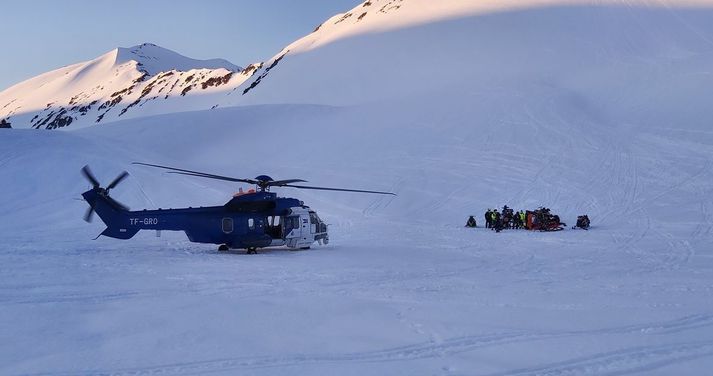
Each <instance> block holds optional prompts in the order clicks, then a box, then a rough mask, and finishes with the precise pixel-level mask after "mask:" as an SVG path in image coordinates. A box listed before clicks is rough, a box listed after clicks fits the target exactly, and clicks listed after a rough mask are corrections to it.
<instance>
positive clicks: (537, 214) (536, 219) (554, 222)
mask: <svg viewBox="0 0 713 376" xmlns="http://www.w3.org/2000/svg"><path fill="white" fill-rule="evenodd" d="M525 215H526V218H527V223H526V225H525V228H526V229H528V230H532V231H560V230H564V227H565V226H567V224H566V223H563V222H562V221H560V217H559V216H558V215H556V214H552V213H550V209H548V208H538V209H537V210H533V211H530V210H527V211H526V212H525Z"/></svg>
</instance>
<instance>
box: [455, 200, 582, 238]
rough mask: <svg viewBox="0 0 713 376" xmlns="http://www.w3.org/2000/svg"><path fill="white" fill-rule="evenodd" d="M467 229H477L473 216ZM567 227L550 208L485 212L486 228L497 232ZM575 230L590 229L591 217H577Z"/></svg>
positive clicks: (507, 209)
mask: <svg viewBox="0 0 713 376" xmlns="http://www.w3.org/2000/svg"><path fill="white" fill-rule="evenodd" d="M465 226H466V227H477V224H476V221H475V218H474V217H473V216H472V215H471V216H470V217H469V218H468V221H467V222H466V224H465ZM564 226H566V224H565V223H562V222H561V221H560V217H559V216H558V215H556V214H552V213H551V212H550V209H549V208H544V207H541V208H538V209H536V210H532V211H530V210H520V211H515V210H513V209H512V208H509V207H508V206H507V205H505V206H503V208H502V210H500V211H499V210H498V209H488V210H487V211H486V212H485V228H489V229H491V230H493V231H495V232H500V231H502V230H504V229H528V230H539V231H558V230H562V229H563V228H564ZM573 228H582V229H585V230H586V229H588V228H589V217H587V216H586V215H581V216H579V217H577V225H576V226H575V227H573Z"/></svg>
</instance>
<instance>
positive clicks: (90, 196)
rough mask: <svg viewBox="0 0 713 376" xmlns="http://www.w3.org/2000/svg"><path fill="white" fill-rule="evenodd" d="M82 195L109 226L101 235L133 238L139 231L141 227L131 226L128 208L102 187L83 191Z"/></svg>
mask: <svg viewBox="0 0 713 376" xmlns="http://www.w3.org/2000/svg"><path fill="white" fill-rule="evenodd" d="M82 196H83V197H84V199H85V200H86V201H87V202H88V203H89V206H90V207H91V209H92V210H93V211H95V212H96V213H97V214H98V215H99V218H101V220H102V222H104V224H105V225H106V227H107V228H106V229H105V230H104V231H103V232H102V233H101V235H104V236H108V237H111V238H116V239H131V238H132V237H133V236H134V235H136V233H137V232H139V229H137V228H135V227H133V226H129V215H128V214H129V211H128V210H127V208H126V207H125V206H124V205H122V204H120V203H119V202H117V201H116V200H114V199H113V198H111V197H109V196H108V195H107V194H106V193H104V192H102V191H101V190H100V189H99V190H97V189H91V190H88V191H86V192H84V193H82Z"/></svg>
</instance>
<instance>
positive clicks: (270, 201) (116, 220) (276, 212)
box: [82, 163, 393, 253]
mask: <svg viewBox="0 0 713 376" xmlns="http://www.w3.org/2000/svg"><path fill="white" fill-rule="evenodd" d="M136 164H140V165H145V166H151V167H157V168H162V169H166V170H169V171H170V172H171V173H177V174H183V175H189V176H198V177H204V178H210V179H218V180H228V181H236V182H244V183H251V184H255V185H256V189H255V190H252V189H251V190H250V191H248V192H242V191H240V192H239V193H237V194H235V195H234V196H233V198H232V199H231V200H230V201H228V202H227V203H226V204H225V205H223V206H210V207H198V208H182V209H157V210H146V209H144V210H138V211H131V210H129V209H128V208H127V207H126V206H124V205H123V204H121V203H119V202H118V201H116V200H115V199H113V198H111V197H110V196H109V191H110V190H111V189H113V188H114V187H115V186H116V185H117V184H118V183H119V182H121V181H122V180H123V179H124V178H126V176H128V173H127V172H123V173H122V174H120V175H119V176H118V177H117V178H116V179H114V181H112V182H111V183H110V184H109V185H107V187H106V188H102V187H101V186H100V185H99V182H98V181H97V179H96V178H95V177H94V175H93V174H92V173H91V171H90V170H89V167H88V166H84V168H83V169H82V173H83V174H84V176H85V177H86V178H87V179H88V180H89V181H90V182H91V183H92V185H93V187H92V189H90V190H88V191H86V192H84V193H82V197H83V198H84V200H86V201H87V203H89V210H88V211H87V214H86V216H85V220H87V221H90V220H91V217H92V214H93V212H96V213H97V215H99V218H101V220H102V221H103V222H104V223H105V224H106V226H107V228H106V229H105V230H104V231H103V232H102V233H101V234H100V235H104V236H108V237H112V238H116V239H131V238H132V237H133V236H134V235H136V233H138V232H139V231H140V230H157V231H162V230H168V231H183V232H185V234H186V236H188V239H189V240H190V241H192V242H196V243H210V244H219V245H220V247H219V250H221V251H227V250H229V249H247V250H248V253H255V252H256V251H257V249H258V248H265V247H278V246H287V247H288V248H290V249H308V248H310V247H311V245H312V244H313V243H314V242H318V243H319V244H328V243H329V234H328V232H327V225H326V224H325V223H324V222H323V221H322V220H321V219H320V218H319V216H318V215H317V213H316V212H315V211H313V210H311V209H310V208H309V206H306V205H304V203H303V202H302V201H300V200H298V199H295V198H287V197H277V194H276V193H273V192H270V191H269V190H270V188H271V187H275V186H277V187H292V188H300V189H317V190H333V191H345V192H359V193H375V194H387V195H393V193H390V192H379V191H364V190H354V189H343V188H326V187H313V186H302V185H294V183H298V182H305V181H304V180H300V179H289V180H277V181H276V180H273V179H272V178H271V177H269V176H266V175H261V176H258V177H256V178H255V179H236V178H231V177H227V176H221V175H214V174H207V173H202V172H197V171H191V170H184V169H177V168H173V167H167V166H160V165H152V164H146V163H136Z"/></svg>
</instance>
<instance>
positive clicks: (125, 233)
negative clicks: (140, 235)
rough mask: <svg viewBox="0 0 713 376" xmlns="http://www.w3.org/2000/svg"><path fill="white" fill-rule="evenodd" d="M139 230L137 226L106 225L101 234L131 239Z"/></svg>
mask: <svg viewBox="0 0 713 376" xmlns="http://www.w3.org/2000/svg"><path fill="white" fill-rule="evenodd" d="M137 232H139V229H138V228H119V227H107V228H106V230H104V231H103V232H102V233H101V235H104V236H108V237H110V238H115V239H131V238H133V237H134V235H136V233H137Z"/></svg>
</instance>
